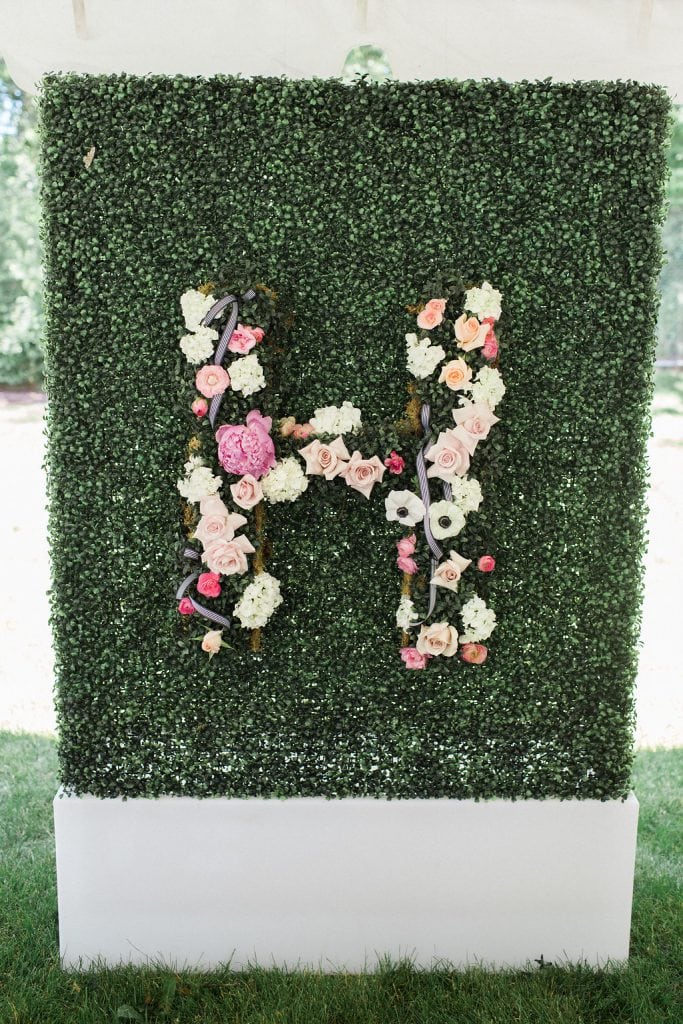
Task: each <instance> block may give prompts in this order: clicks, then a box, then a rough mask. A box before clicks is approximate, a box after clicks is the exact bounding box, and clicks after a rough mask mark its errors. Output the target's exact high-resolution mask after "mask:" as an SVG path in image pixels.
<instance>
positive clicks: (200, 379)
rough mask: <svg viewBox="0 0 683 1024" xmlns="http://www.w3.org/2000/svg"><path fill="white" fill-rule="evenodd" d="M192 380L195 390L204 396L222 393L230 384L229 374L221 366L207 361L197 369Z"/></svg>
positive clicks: (208, 396)
mask: <svg viewBox="0 0 683 1024" xmlns="http://www.w3.org/2000/svg"><path fill="white" fill-rule="evenodd" d="M194 382H195V387H196V388H197V391H201V393H202V394H203V395H204V397H205V398H215V396H216V395H222V394H223V392H224V391H225V389H226V388H227V387H229V386H230V376H229V374H228V372H227V370H224V369H223V367H222V366H214V364H213V363H207V364H206V366H201V367H200V368H199V369H198V370H197V376H196V377H195V381H194Z"/></svg>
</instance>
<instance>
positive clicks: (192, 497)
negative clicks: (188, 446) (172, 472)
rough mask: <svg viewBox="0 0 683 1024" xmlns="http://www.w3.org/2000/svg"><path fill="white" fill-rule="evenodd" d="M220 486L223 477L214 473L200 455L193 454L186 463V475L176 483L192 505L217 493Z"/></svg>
mask: <svg viewBox="0 0 683 1024" xmlns="http://www.w3.org/2000/svg"><path fill="white" fill-rule="evenodd" d="M220 486H221V478H220V477H219V476H214V475H213V473H212V472H211V470H210V468H209V467H208V466H205V465H204V460H203V459H202V458H201V457H200V456H199V455H193V456H192V457H191V458H190V459H189V460H188V461H187V462H186V463H185V477H184V479H182V480H178V481H177V483H176V487H177V488H178V490H179V492H180V494H181V495H182V497H183V498H185V500H186V501H189V502H190V503H191V504H192V505H196V503H197V502H198V501H201V499H202V498H206V497H207V496H208V495H209V494H215V493H216V491H218V490H219V488H220Z"/></svg>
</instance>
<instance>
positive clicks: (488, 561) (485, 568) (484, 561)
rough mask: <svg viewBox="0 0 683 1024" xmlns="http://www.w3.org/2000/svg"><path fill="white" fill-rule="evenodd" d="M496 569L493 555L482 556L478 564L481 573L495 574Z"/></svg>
mask: <svg viewBox="0 0 683 1024" xmlns="http://www.w3.org/2000/svg"><path fill="white" fill-rule="evenodd" d="M495 568H496V560H495V558H494V557H493V555H482V556H481V558H480V559H479V561H478V562H477V569H478V570H479V572H493V570H494V569H495Z"/></svg>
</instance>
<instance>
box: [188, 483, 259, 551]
mask: <svg viewBox="0 0 683 1024" xmlns="http://www.w3.org/2000/svg"><path fill="white" fill-rule="evenodd" d="M199 510H200V512H201V513H202V517H201V519H200V520H199V522H198V523H197V526H196V529H195V531H194V535H195V537H196V538H197V539H198V540H200V541H201V542H202V544H203V545H204V547H206V546H207V544H210V543H211V541H212V540H218V539H219V537H222V538H223V539H224V540H232V538H233V537H234V536H235V530H239V528H240V526H244V524H245V523H246V521H247V520H246V519H245V518H244V516H241V515H240V514H239V512H230V511H229V510H228V509H227V508H226V506H225V505H224V504H223V502H222V501H221V499H220V498H219V497H218V495H217V494H209V495H207V496H206V497H204V498H202V499H201V500H200V502H199Z"/></svg>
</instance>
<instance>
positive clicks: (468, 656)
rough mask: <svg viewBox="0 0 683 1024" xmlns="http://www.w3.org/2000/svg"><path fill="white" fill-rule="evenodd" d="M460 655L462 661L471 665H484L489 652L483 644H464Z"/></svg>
mask: <svg viewBox="0 0 683 1024" xmlns="http://www.w3.org/2000/svg"><path fill="white" fill-rule="evenodd" d="M460 653H461V655H462V660H463V661H467V662H469V664H470V665H482V664H483V663H484V662H485V661H486V659H487V657H488V653H489V652H488V650H487V649H486V647H484V645H483V644H463V645H462V647H461V648H460Z"/></svg>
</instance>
